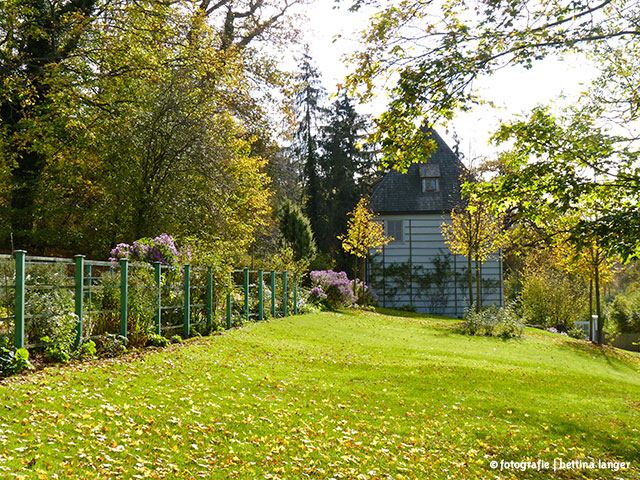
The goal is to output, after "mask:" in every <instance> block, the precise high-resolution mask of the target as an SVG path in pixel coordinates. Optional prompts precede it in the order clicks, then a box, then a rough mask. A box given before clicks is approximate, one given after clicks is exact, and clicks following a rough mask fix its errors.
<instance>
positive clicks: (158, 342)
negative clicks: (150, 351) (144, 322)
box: [147, 333, 169, 348]
mask: <svg viewBox="0 0 640 480" xmlns="http://www.w3.org/2000/svg"><path fill="white" fill-rule="evenodd" d="M167 345H169V339H168V338H165V337H163V336H162V335H158V334H157V333H152V334H151V335H150V336H149V339H148V340H147V347H160V348H164V347H166V346H167Z"/></svg>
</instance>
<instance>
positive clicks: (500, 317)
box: [462, 303, 524, 338]
mask: <svg viewBox="0 0 640 480" xmlns="http://www.w3.org/2000/svg"><path fill="white" fill-rule="evenodd" d="M464 320H465V321H464V324H463V327H462V333H464V334H466V335H485V336H492V337H502V338H514V337H521V336H522V333H523V331H524V326H523V324H522V321H521V319H520V318H519V317H518V315H517V314H516V311H515V308H514V304H513V303H509V304H507V305H505V306H504V307H502V308H498V307H497V306H495V305H492V306H491V307H489V308H486V309H484V310H481V311H480V312H479V313H476V312H475V311H474V310H471V309H469V310H467V312H466V314H465V317H464Z"/></svg>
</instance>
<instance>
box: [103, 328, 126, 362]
mask: <svg viewBox="0 0 640 480" xmlns="http://www.w3.org/2000/svg"><path fill="white" fill-rule="evenodd" d="M126 343H127V342H126V339H125V338H124V337H122V336H120V335H115V334H112V333H107V334H105V335H100V336H98V337H96V350H97V351H98V353H99V355H100V356H101V357H109V358H112V357H118V356H120V355H122V354H123V353H126V351H127V347H126V346H125V345H126Z"/></svg>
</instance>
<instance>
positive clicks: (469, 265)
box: [467, 254, 473, 310]
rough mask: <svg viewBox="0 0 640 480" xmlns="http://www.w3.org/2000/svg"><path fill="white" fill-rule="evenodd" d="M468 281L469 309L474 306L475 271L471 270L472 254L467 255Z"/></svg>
mask: <svg viewBox="0 0 640 480" xmlns="http://www.w3.org/2000/svg"><path fill="white" fill-rule="evenodd" d="M467 283H468V284H469V310H471V308H473V273H472V271H471V254H469V256H468V257H467Z"/></svg>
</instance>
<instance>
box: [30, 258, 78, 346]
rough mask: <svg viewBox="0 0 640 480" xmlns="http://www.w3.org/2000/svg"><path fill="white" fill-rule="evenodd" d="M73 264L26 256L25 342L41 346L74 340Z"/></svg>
mask: <svg viewBox="0 0 640 480" xmlns="http://www.w3.org/2000/svg"><path fill="white" fill-rule="evenodd" d="M74 268H75V265H74V263H73V262H71V261H49V260H41V259H35V258H33V257H26V260H25V267H24V343H25V346H27V347H32V348H33V347H42V346H45V345H47V344H49V343H52V342H67V341H71V339H73V338H75V335H76V330H77V327H78V319H77V317H76V315H75V313H74V310H75V281H74V280H75V277H74Z"/></svg>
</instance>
